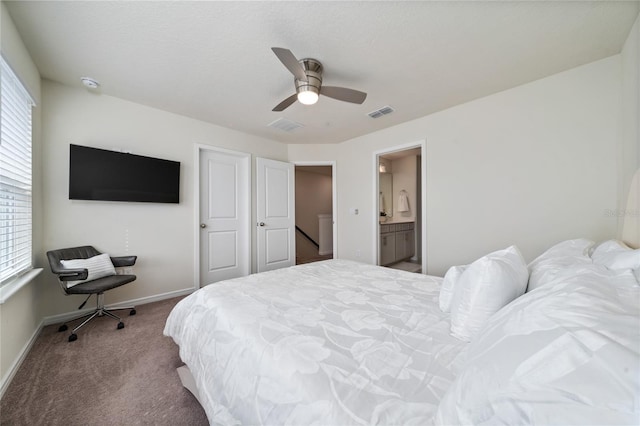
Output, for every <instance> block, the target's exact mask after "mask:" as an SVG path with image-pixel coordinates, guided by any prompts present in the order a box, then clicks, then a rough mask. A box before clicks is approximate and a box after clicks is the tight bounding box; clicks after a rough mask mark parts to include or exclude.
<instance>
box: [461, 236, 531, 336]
mask: <svg viewBox="0 0 640 426" xmlns="http://www.w3.org/2000/svg"><path fill="white" fill-rule="evenodd" d="M528 278H529V272H528V270H527V265H526V263H525V261H524V259H523V258H522V255H521V254H520V251H519V250H518V248H517V247H516V246H511V247H509V248H506V249H504V250H499V251H496V252H493V253H490V254H488V255H486V256H484V257H482V258H480V259H478V260H476V261H475V262H473V263H472V264H471V265H469V267H467V269H466V270H465V271H464V272H463V273H462V275H461V276H460V279H459V280H458V283H457V285H456V288H455V291H454V293H453V299H452V301H451V334H452V335H453V336H454V337H457V338H458V339H460V340H464V341H470V340H471V338H472V337H473V336H474V335H475V334H476V333H477V332H478V331H479V330H480V329H481V328H482V327H483V326H484V324H485V323H486V322H487V320H488V319H489V318H490V317H491V316H492V315H493V314H494V313H496V312H497V311H498V310H500V308H502V307H503V306H506V305H507V304H508V303H509V302H511V301H512V300H514V299H515V298H517V297H518V296H520V295H522V294H523V293H524V292H525V290H526V288H527V280H528Z"/></svg>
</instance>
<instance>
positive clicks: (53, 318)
mask: <svg viewBox="0 0 640 426" xmlns="http://www.w3.org/2000/svg"><path fill="white" fill-rule="evenodd" d="M194 291H196V289H194V288H193V287H190V288H184V289H182V290H175V291H169V292H167V293H161V294H155V295H153V296H146V297H141V298H138V299H131V300H124V301H122V302H118V303H113V304H110V305H107V306H106V307H107V308H109V307H117V306H127V305H129V306H131V305H134V306H135V305H145V304H147V303H152V302H159V301H161V300H166V299H171V298H174V297H179V296H186V295H187V294H191V293H193V292H194ZM94 309H95V308H87V309H82V310H80V309H78V310H75V311H72V312H65V313H64V314H57V315H50V316H47V317H44V319H43V320H42V322H43V323H44V325H51V324H59V323H61V322H65V321H68V320H70V319H73V318H76V317H79V316H81V315H82V314H89V313H91V312H93V311H94Z"/></svg>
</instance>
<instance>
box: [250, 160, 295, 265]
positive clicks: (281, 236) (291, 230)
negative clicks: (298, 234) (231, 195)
mask: <svg viewBox="0 0 640 426" xmlns="http://www.w3.org/2000/svg"><path fill="white" fill-rule="evenodd" d="M256 176H257V188H256V190H257V197H256V198H257V206H256V218H257V223H256V226H257V244H258V249H257V257H258V262H257V267H258V272H264V271H270V270H272V269H278V268H284V267H286V266H292V265H295V253H296V250H295V224H296V222H295V204H294V177H295V176H294V166H293V164H290V163H284V162H282V161H275V160H268V159H266V158H256Z"/></svg>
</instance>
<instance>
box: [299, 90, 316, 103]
mask: <svg viewBox="0 0 640 426" xmlns="http://www.w3.org/2000/svg"><path fill="white" fill-rule="evenodd" d="M298 102H300V103H301V104H303V105H313V104H315V103H316V102H318V94H317V93H316V92H314V91H312V90H304V91H301V92H298Z"/></svg>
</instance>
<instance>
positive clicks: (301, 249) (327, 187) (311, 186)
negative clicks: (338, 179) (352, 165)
mask: <svg viewBox="0 0 640 426" xmlns="http://www.w3.org/2000/svg"><path fill="white" fill-rule="evenodd" d="M333 169H334V167H333V164H331V163H328V164H306V163H305V164H296V166H295V188H296V191H295V193H296V196H295V200H296V201H295V210H296V265H299V264H303V263H311V262H317V261H321V260H327V259H333V258H334V256H335V250H334V247H335V244H334V237H335V232H334V216H333V212H334V206H335V203H334V193H335V185H334V178H333V176H334V175H333V173H334V170H333Z"/></svg>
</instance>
